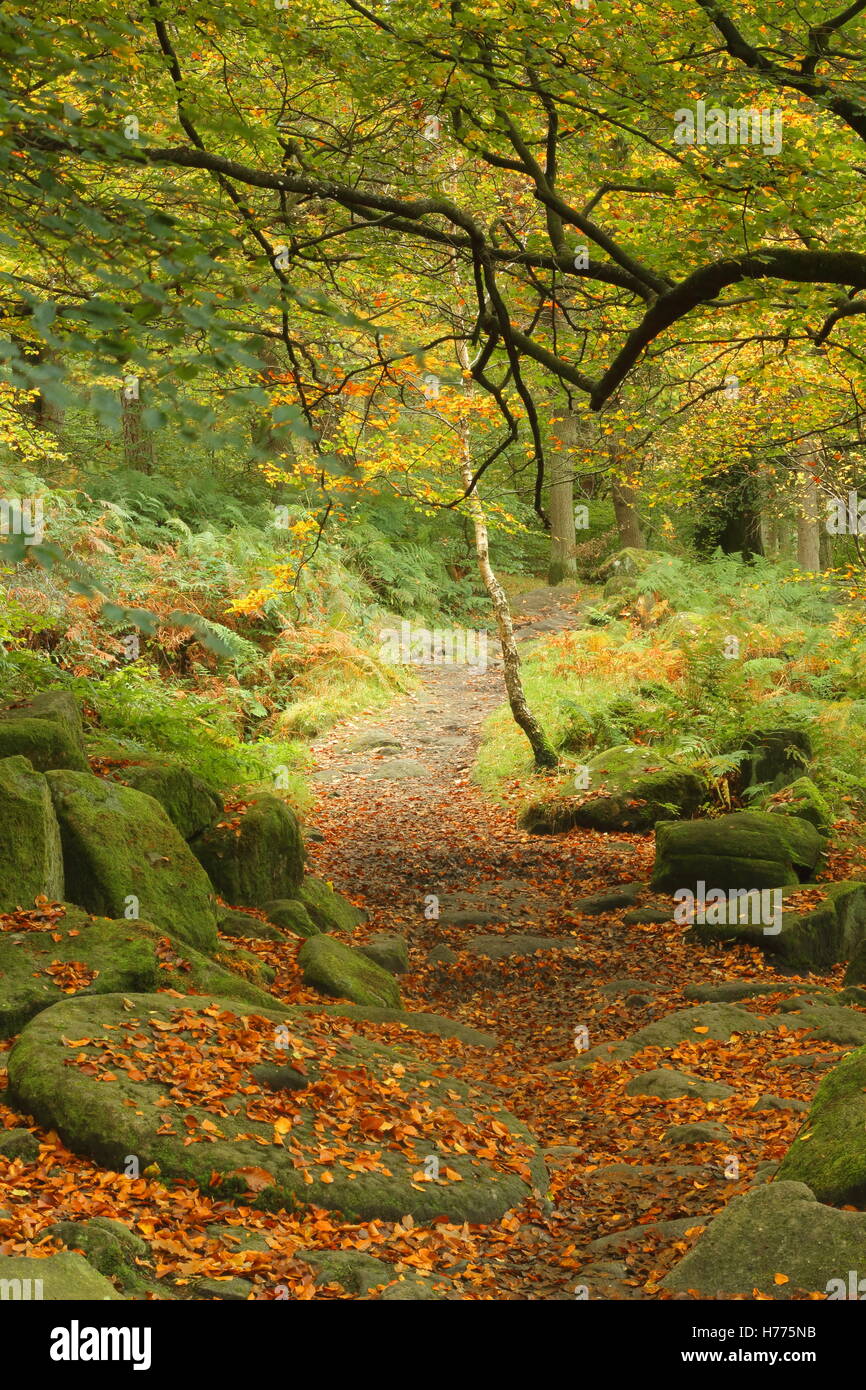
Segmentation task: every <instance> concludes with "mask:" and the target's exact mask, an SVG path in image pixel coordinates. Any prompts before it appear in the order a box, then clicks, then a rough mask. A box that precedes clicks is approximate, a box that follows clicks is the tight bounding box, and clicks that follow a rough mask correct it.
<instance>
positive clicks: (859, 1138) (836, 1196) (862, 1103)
mask: <svg viewBox="0 0 866 1390" xmlns="http://www.w3.org/2000/svg"><path fill="white" fill-rule="evenodd" d="M779 1179H780V1180H790V1181H791V1182H803V1183H806V1185H807V1186H808V1187H809V1188H811V1190H812V1191H813V1192H814V1194H815V1196H816V1197H817V1198H818V1200H819V1201H821V1202H832V1203H834V1204H836V1205H843V1204H844V1205H848V1206H856V1207H861V1208H862V1207H866V1047H859V1048H858V1049H857V1050H856V1052H851V1053H849V1055H848V1056H847V1057H843V1059H842V1061H841V1062H840V1063H839V1065H838V1066H836V1067H834V1068H833V1070H832V1071H830V1072H828V1073H827V1075H826V1076H825V1077H824V1079H823V1081H822V1082H821V1084H820V1086H819V1087H818V1089H817V1091H816V1092H815V1096H814V1099H813V1101H812V1107H811V1109H810V1111H809V1114H808V1116H807V1118H806V1121H805V1123H804V1125H803V1127H802V1129H801V1130H800V1133H799V1134H798V1135H797V1138H796V1139H795V1140H794V1142H793V1144H792V1145H791V1147H790V1148H789V1150H788V1152H787V1153H786V1154H785V1157H784V1158H783V1159H782V1163H781V1167H780V1168H779Z"/></svg>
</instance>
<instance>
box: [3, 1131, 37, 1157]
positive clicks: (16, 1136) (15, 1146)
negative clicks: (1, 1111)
mask: <svg viewBox="0 0 866 1390" xmlns="http://www.w3.org/2000/svg"><path fill="white" fill-rule="evenodd" d="M38 1157H39V1140H38V1139H37V1138H36V1135H35V1134H31V1132H30V1130H29V1129H0V1158H8V1159H9V1160H10V1162H14V1161H15V1160H16V1159H20V1161H21V1162H22V1163H35V1162H36V1160H37V1158H38Z"/></svg>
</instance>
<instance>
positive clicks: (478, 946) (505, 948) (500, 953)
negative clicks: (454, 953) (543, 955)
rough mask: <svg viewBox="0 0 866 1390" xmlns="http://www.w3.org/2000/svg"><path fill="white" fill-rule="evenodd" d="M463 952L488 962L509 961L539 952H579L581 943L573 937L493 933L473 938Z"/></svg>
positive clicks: (524, 933) (525, 933) (526, 933)
mask: <svg viewBox="0 0 866 1390" xmlns="http://www.w3.org/2000/svg"><path fill="white" fill-rule="evenodd" d="M463 950H464V951H468V952H469V954H470V955H473V956H484V957H486V958H487V959H488V960H507V959H508V958H509V957H510V956H532V955H536V954H537V952H539V951H578V950H580V942H578V941H575V939H574V937H572V936H533V935H531V934H530V933H528V932H515V933H513V934H510V935H509V934H503V935H502V936H497V935H496V934H495V933H491V934H490V935H487V936H473V937H472V938H471V940H469V941H467V942H466V945H465V946H464V947H463Z"/></svg>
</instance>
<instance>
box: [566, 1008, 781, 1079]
mask: <svg viewBox="0 0 866 1390" xmlns="http://www.w3.org/2000/svg"><path fill="white" fill-rule="evenodd" d="M783 1021H784V1020H783V1019H777V1018H762V1017H761V1016H760V1014H753V1013H751V1012H750V1011H749V1010H748V1009H740V1008H737V1006H736V1004H696V1005H694V1007H692V1008H690V1009H677V1010H675V1012H674V1013H672V1014H666V1015H665V1016H664V1018H657V1019H656V1020H655V1021H654V1022H653V1023H648V1024H647V1025H646V1027H645V1028H640V1029H638V1031H637V1032H636V1033H632V1035H631V1037H629V1038H620V1039H618V1040H617V1041H614V1042H605V1043H599V1044H598V1045H597V1046H596V1047H591V1048H590V1049H589V1050H588V1051H587V1052H583V1053H581V1054H580V1055H579V1056H578V1057H575V1058H573V1059H572V1058H569V1059H568V1061H565V1062H553V1063H551V1064H550V1067H549V1070H550V1071H581V1070H582V1069H583V1068H584V1067H587V1066H591V1065H592V1064H593V1063H594V1062H611V1061H619V1060H621V1059H623V1058H626V1057H635V1056H637V1054H638V1053H639V1052H643V1050H644V1048H646V1047H654V1048H673V1047H677V1046H678V1045H679V1044H680V1043H682V1042H694V1041H695V1039H696V1038H700V1039H701V1040H702V1041H703V1042H706V1041H708V1040H712V1041H713V1042H727V1041H728V1039H729V1038H731V1037H733V1036H734V1035H735V1034H739V1033H745V1034H749V1033H768V1032H770V1031H771V1030H772V1029H773V1028H778V1027H779V1026H780V1025H781V1024H782V1022H783Z"/></svg>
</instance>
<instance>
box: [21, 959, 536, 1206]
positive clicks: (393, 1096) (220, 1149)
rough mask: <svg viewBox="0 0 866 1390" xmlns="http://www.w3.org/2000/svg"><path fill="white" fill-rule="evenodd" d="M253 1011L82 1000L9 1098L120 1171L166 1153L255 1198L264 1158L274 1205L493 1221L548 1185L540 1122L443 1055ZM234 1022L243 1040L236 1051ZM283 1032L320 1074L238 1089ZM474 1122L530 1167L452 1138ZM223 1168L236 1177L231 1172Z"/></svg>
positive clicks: (208, 1004)
mask: <svg viewBox="0 0 866 1390" xmlns="http://www.w3.org/2000/svg"><path fill="white" fill-rule="evenodd" d="M318 939H319V938H317V937H314V938H311V940H313V941H316V940H318ZM243 1015H244V1016H243V1018H241V1017H240V1008H239V1006H238V1005H237V1004H236V1003H233V1001H231V1000H227V999H224V998H208V999H195V998H186V999H176V998H173V997H170V996H166V995H162V994H150V995H130V996H127V995H119V994H118V995H102V996H100V997H99V998H92V999H68V1000H66V1001H64V1002H63V1003H62V1004H56V1005H55V1006H54V1007H53V1008H51V1009H46V1010H45V1011H44V1012H43V1013H41V1014H39V1015H38V1016H37V1017H36V1018H35V1019H33V1020H32V1021H31V1022H30V1023H29V1024H28V1025H27V1027H26V1028H25V1029H24V1030H23V1032H22V1033H21V1035H20V1037H19V1038H18V1040H17V1042H16V1043H15V1045H14V1047H13V1048H12V1051H11V1052H10V1054H9V1060H8V1077H9V1099H10V1102H11V1103H12V1104H13V1105H15V1106H16V1107H17V1108H18V1109H19V1110H20V1111H21V1112H22V1113H24V1114H32V1115H34V1116H35V1117H36V1119H37V1120H38V1121H39V1123H40V1124H42V1125H44V1126H45V1127H46V1128H50V1129H54V1130H56V1131H57V1133H58V1134H59V1135H60V1136H61V1138H62V1139H63V1141H64V1143H66V1144H67V1145H68V1146H69V1147H70V1148H71V1149H72V1150H73V1151H74V1152H76V1153H83V1154H86V1155H88V1156H90V1157H91V1158H93V1159H95V1160H96V1161H97V1162H99V1163H101V1164H103V1165H104V1166H106V1167H108V1168H113V1169H115V1170H118V1171H124V1169H125V1166H126V1159H127V1155H129V1154H135V1155H136V1156H137V1158H138V1160H139V1163H140V1165H141V1168H142V1170H143V1169H145V1168H148V1167H149V1166H150V1165H151V1164H156V1165H157V1166H158V1169H159V1172H160V1173H161V1175H162V1176H163V1178H164V1179H165V1180H171V1179H189V1180H191V1181H194V1182H195V1183H197V1184H198V1185H199V1186H200V1187H201V1188H202V1189H204V1190H206V1191H208V1192H209V1193H210V1194H211V1195H213V1194H214V1192H220V1193H221V1195H223V1196H230V1195H232V1194H235V1195H237V1196H239V1197H240V1198H241V1199H242V1200H243V1201H244V1202H245V1203H246V1202H248V1201H249V1192H248V1189H247V1185H246V1183H245V1181H244V1178H243V1174H244V1173H245V1172H250V1171H254V1172H255V1173H256V1174H257V1175H260V1174H261V1172H262V1170H263V1169H264V1170H265V1171H266V1172H267V1173H268V1174H270V1175H271V1177H272V1179H273V1183H272V1184H271V1185H268V1186H267V1187H266V1188H265V1189H264V1190H263V1191H262V1192H261V1194H260V1196H259V1197H257V1198H256V1203H257V1205H259V1206H261V1207H267V1208H268V1209H271V1210H277V1209H280V1208H283V1207H292V1206H293V1205H296V1204H297V1203H299V1202H300V1203H310V1204H313V1205H316V1206H321V1207H326V1208H328V1209H330V1210H337V1211H341V1212H343V1213H344V1214H345V1216H346V1217H347V1219H350V1220H370V1219H373V1218H378V1219H381V1220H385V1221H395V1220H399V1219H401V1218H402V1217H403V1216H405V1215H407V1214H410V1215H411V1216H412V1217H413V1218H414V1219H415V1221H417V1222H425V1223H426V1222H431V1221H435V1220H436V1219H437V1218H439V1217H447V1218H449V1219H450V1220H452V1221H455V1222H463V1221H470V1222H489V1221H495V1220H498V1219H499V1217H501V1216H502V1215H503V1213H504V1212H506V1211H507V1210H509V1208H511V1207H514V1206H517V1205H519V1204H520V1203H521V1202H523V1201H524V1200H525V1199H526V1198H527V1197H528V1195H529V1193H530V1191H531V1190H533V1189H541V1190H544V1189H545V1188H546V1171H545V1168H544V1164H543V1161H542V1159H541V1155H540V1153H539V1151H538V1148H537V1146H536V1144H535V1143H534V1141H533V1139H532V1137H531V1135H530V1134H529V1133H528V1131H527V1130H526V1128H525V1127H524V1126H523V1125H522V1124H521V1123H520V1122H519V1121H518V1120H516V1119H515V1118H514V1117H513V1116H512V1115H510V1114H509V1113H508V1112H507V1111H503V1110H501V1109H500V1108H499V1107H498V1104H497V1103H496V1101H495V1100H494V1099H492V1098H488V1097H486V1096H485V1095H483V1094H482V1093H481V1092H480V1091H478V1090H477V1089H472V1088H470V1087H469V1086H467V1085H466V1084H465V1083H463V1082H461V1081H460V1080H459V1079H458V1078H457V1077H454V1076H450V1075H449V1076H443V1075H442V1074H441V1068H440V1069H438V1071H439V1074H437V1070H434V1069H433V1068H431V1067H430V1066H428V1065H427V1064H426V1063H425V1062H423V1061H422V1060H421V1059H419V1058H418V1057H416V1056H414V1055H413V1053H412V1052H411V1051H410V1050H409V1049H407V1048H400V1049H393V1048H390V1047H386V1046H384V1045H383V1044H381V1043H378V1042H373V1041H370V1040H369V1039H367V1038H361V1037H357V1036H356V1037H352V1036H350V1035H347V1031H346V1030H345V1029H344V1028H338V1029H336V1030H333V1029H330V1028H328V1029H325V1030H324V1031H323V1030H322V1027H321V1024H317V1022H316V1019H315V1016H312V1015H310V1014H307V1013H304V1012H301V1011H299V1010H292V1009H271V1010H268V1011H264V1010H262V1011H256V1013H255V1014H252V1013H250V1011H249V1010H246V1009H244V1010H243ZM227 1028H230V1029H231V1036H232V1038H233V1039H234V1040H235V1046H233V1047H232V1048H231V1049H227V1048H226V1045H225V1037H226V1032H225V1030H226V1029H227ZM280 1030H283V1031H285V1032H286V1033H287V1034H288V1035H290V1036H291V1037H292V1038H293V1039H294V1042H293V1043H292V1046H293V1047H297V1048H300V1049H302V1050H303V1053H304V1054H305V1055H307V1054H311V1055H312V1056H313V1057H314V1059H315V1063H316V1067H317V1068H318V1069H320V1073H321V1080H320V1081H316V1082H312V1083H311V1084H310V1085H309V1086H307V1087H306V1088H305V1089H304V1090H301V1091H293V1092H281V1093H279V1095H276V1096H275V1095H274V1094H273V1093H270V1092H264V1091H262V1090H260V1089H258V1088H257V1087H256V1086H255V1084H254V1083H253V1082H252V1079H250V1085H249V1086H247V1085H246V1084H244V1085H243V1086H242V1088H239V1087H238V1084H237V1081H238V1064H239V1054H240V1052H241V1051H242V1049H244V1048H245V1049H246V1052H247V1055H248V1056H255V1057H258V1058H260V1059H261V1060H262V1061H264V1060H267V1059H268V1057H267V1052H268V1049H269V1048H271V1047H273V1048H275V1049H276V1048H278V1047H279V1046H280V1043H279V1042H276V1041H274V1039H275V1037H276V1035H277V1034H278V1033H279V1032H280ZM133 1039H137V1040H138V1041H137V1042H135V1043H134V1042H133ZM70 1040H74V1043H75V1046H74V1047H71V1046H70ZM125 1047H126V1048H129V1049H130V1050H132V1049H134V1050H135V1053H136V1056H135V1063H134V1067H133V1066H132V1065H130V1066H129V1067H127V1066H124V1065H123V1064H121V1063H120V1062H119V1061H118V1060H117V1055H118V1050H120V1051H121V1052H122V1051H123V1050H124V1048H125ZM156 1049H162V1052H161V1053H160V1055H161V1056H163V1057H164V1058H169V1057H173V1056H174V1055H180V1054H182V1055H184V1056H186V1057H189V1058H190V1059H191V1060H192V1059H193V1058H194V1057H195V1058H198V1059H199V1060H198V1067H197V1075H198V1076H199V1078H201V1076H202V1075H203V1074H207V1075H209V1076H211V1078H212V1080H213V1082H214V1084H215V1086H216V1087H217V1091H215V1092H214V1094H217V1093H219V1094H221V1095H223V1096H224V1097H225V1100H226V1103H225V1105H224V1106H221V1107H220V1108H219V1109H215V1108H214V1105H213V1100H212V1098H210V1093H208V1094H206V1095H205V1096H203V1097H202V1096H201V1095H200V1093H199V1092H198V1091H197V1090H196V1088H195V1087H192V1088H191V1089H190V1090H188V1091H184V1085H185V1078H186V1072H185V1071H184V1070H183V1069H180V1070H179V1069H178V1068H177V1066H173V1065H169V1066H167V1065H165V1062H163V1064H162V1065H161V1066H160V1067H158V1068H153V1067H151V1066H150V1065H149V1063H148V1058H153V1057H154V1056H155V1050H156ZM273 1057H274V1059H275V1060H278V1059H280V1058H281V1059H282V1060H283V1061H285V1060H286V1057H287V1053H286V1051H282V1052H280V1051H276V1050H275V1051H274V1053H273ZM242 1065H243V1063H242ZM130 1073H132V1074H130ZM247 1076H249V1072H247ZM331 1076H333V1077H334V1079H335V1083H337V1084H333V1083H331V1082H330V1081H329V1077H331ZM338 1078H339V1080H338V1082H337V1079H338ZM352 1085H355V1086H357V1088H358V1102H359V1104H358V1109H357V1111H354V1110H352V1112H351V1113H353V1114H354V1113H357V1114H360V1113H361V1111H363V1114H364V1116H365V1125H363V1126H362V1125H359V1124H355V1123H353V1124H352V1125H351V1126H350V1128H349V1130H348V1131H347V1129H346V1127H345V1126H344V1124H343V1120H342V1114H343V1112H342V1110H341V1109H340V1107H339V1106H338V1107H337V1108H336V1110H335V1109H334V1105H333V1096H334V1094H335V1092H336V1091H338V1092H339V1094H340V1095H342V1094H343V1093H344V1092H345V1090H346V1088H347V1087H351V1086H352ZM178 1092H180V1094H179V1093H178ZM265 1098H267V1104H269V1105H270V1106H275V1107H279V1109H278V1111H277V1113H278V1114H280V1115H281V1116H282V1115H284V1116H286V1117H287V1118H289V1119H290V1120H291V1123H290V1124H289V1125H288V1126H286V1127H285V1128H284V1129H278V1130H276V1131H275V1121H274V1119H273V1118H272V1116H273V1114H274V1111H271V1112H270V1113H269V1114H268V1115H267V1116H266V1117H263V1115H262V1106H263V1104H264V1103H265ZM361 1098H363V1104H361ZM130 1102H132V1104H130ZM409 1111H411V1112H412V1115H413V1126H414V1130H415V1132H414V1133H413V1134H412V1135H411V1136H407V1135H402V1136H401V1135H395V1134H394V1121H395V1120H399V1119H402V1118H403V1117H405V1115H406V1114H407V1113H408V1112H409ZM346 1113H347V1114H348V1113H350V1112H349V1111H347V1112H346ZM494 1123H495V1124H496V1125H497V1127H499V1126H501V1128H502V1131H503V1133H502V1134H500V1133H499V1128H497V1129H493V1128H492V1126H493V1125H494ZM467 1125H468V1126H475V1127H476V1130H477V1133H478V1134H479V1135H484V1136H486V1135H489V1136H490V1139H491V1140H493V1139H495V1140H496V1144H497V1145H498V1147H499V1150H500V1152H503V1151H504V1149H505V1148H506V1147H507V1150H508V1152H509V1153H511V1154H513V1155H519V1156H520V1157H519V1160H517V1161H518V1162H519V1164H520V1166H521V1168H522V1169H523V1171H522V1172H521V1173H519V1174H518V1173H517V1172H515V1170H514V1168H513V1167H509V1166H508V1163H507V1162H502V1161H498V1162H497V1161H495V1160H492V1159H491V1160H488V1159H480V1158H478V1157H477V1155H475V1154H474V1153H471V1152H469V1153H467V1152H460V1151H459V1150H460V1147H461V1146H460V1145H455V1144H454V1143H453V1142H452V1140H451V1138H450V1136H451V1135H453V1134H456V1133H461V1132H462V1128H463V1127H464V1126H467ZM497 1135H499V1137H498V1138H496V1136H497ZM190 1137H193V1138H194V1139H195V1140H196V1142H192V1143H190V1142H188V1140H189V1138H190ZM347 1138H348V1144H349V1145H350V1146H351V1147H347ZM323 1145H324V1147H325V1148H326V1149H327V1148H329V1147H330V1148H332V1149H333V1148H336V1149H337V1150H338V1152H337V1154H336V1156H334V1155H333V1154H329V1155H327V1157H326V1159H320V1157H319V1155H320V1153H321V1152H322V1147H323ZM429 1155H438V1156H440V1157H441V1161H442V1171H441V1174H440V1177H439V1178H438V1179H436V1178H432V1179H430V1180H426V1181H425V1180H421V1179H419V1176H418V1174H419V1172H423V1165H424V1160H425V1158H426V1157H427V1156H429ZM511 1161H512V1162H514V1161H515V1160H514V1159H512V1160H511ZM446 1170H447V1171H446ZM449 1174H456V1175H457V1176H456V1177H454V1176H449ZM214 1175H216V1176H217V1178H218V1179H220V1180H221V1181H218V1182H217V1184H216V1185H215V1184H214V1182H213V1181H212V1179H213V1178H214Z"/></svg>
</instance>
